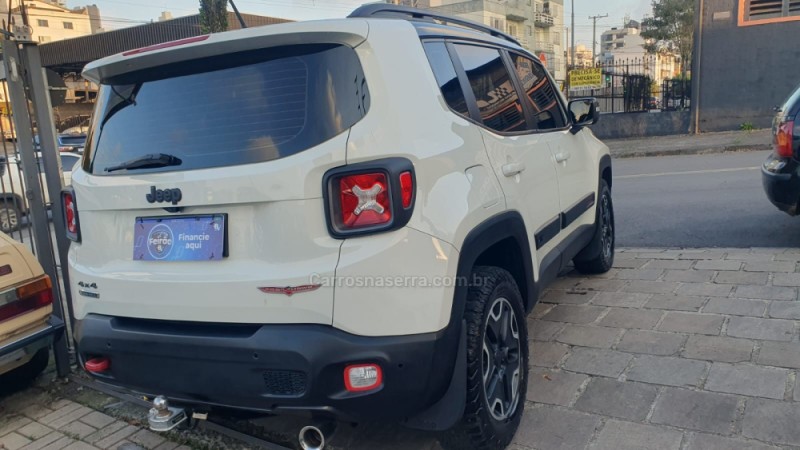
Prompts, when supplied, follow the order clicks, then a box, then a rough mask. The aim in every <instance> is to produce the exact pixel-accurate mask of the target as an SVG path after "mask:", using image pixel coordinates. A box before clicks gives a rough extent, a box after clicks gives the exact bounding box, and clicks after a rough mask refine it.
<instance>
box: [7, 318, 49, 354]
mask: <svg viewBox="0 0 800 450" xmlns="http://www.w3.org/2000/svg"><path fill="white" fill-rule="evenodd" d="M63 330H64V322H63V321H61V319H58V318H57V317H52V316H51V317H50V318H49V319H48V320H47V324H46V325H45V327H44V328H41V329H39V330H37V331H35V332H33V333H30V334H26V335H24V336H20V337H18V338H16V339H14V340H11V341H10V342H7V343H5V344H2V345H0V358H2V357H3V356H7V355H10V354H12V353H14V352H16V351H19V350H25V352H26V353H28V354H33V353H36V351H38V350H40V349H42V348H44V347H47V346H48V345H50V343H52V342H53V336H54V335H55V334H56V333H60V332H62V331H63Z"/></svg>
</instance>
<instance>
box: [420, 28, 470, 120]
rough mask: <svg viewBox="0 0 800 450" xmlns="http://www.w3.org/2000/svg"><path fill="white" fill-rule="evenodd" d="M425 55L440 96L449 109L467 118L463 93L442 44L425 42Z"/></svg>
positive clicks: (448, 55)
mask: <svg viewBox="0 0 800 450" xmlns="http://www.w3.org/2000/svg"><path fill="white" fill-rule="evenodd" d="M425 54H427V55H428V61H429V62H430V64H431V68H432V69H433V75H434V76H435V77H436V82H437V83H439V89H441V90H442V96H444V100H445V101H446V102H447V105H448V106H450V108H451V109H452V110H453V111H455V112H457V113H459V114H461V115H462V116H464V117H469V110H468V108H467V100H466V99H465V98H464V91H463V90H462V89H461V84H459V82H458V76H457V75H456V69H455V68H454V67H453V60H451V59H450V54H449V53H448V52H447V46H445V44H444V42H426V43H425Z"/></svg>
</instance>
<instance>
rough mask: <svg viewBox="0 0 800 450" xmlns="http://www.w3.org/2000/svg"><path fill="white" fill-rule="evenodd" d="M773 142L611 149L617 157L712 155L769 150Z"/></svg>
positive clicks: (612, 154) (612, 153)
mask: <svg viewBox="0 0 800 450" xmlns="http://www.w3.org/2000/svg"><path fill="white" fill-rule="evenodd" d="M771 148H772V145H771V144H763V145H728V146H724V147H713V148H670V149H662V150H631V151H628V150H614V149H611V156H613V157H614V158H616V159H622V158H643V157H649V156H679V155H710V154H714V153H734V152H750V151H760V150H769V149H771Z"/></svg>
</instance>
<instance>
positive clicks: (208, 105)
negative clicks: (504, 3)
mask: <svg viewBox="0 0 800 450" xmlns="http://www.w3.org/2000/svg"><path fill="white" fill-rule="evenodd" d="M431 14H433V13H430V12H427V11H419V10H411V9H407V8H403V7H398V6H394V5H385V4H374V5H368V6H365V7H362V8H359V9H358V10H357V11H356V12H354V13H353V14H352V15H351V17H350V18H347V19H340V20H325V21H317V22H298V23H289V24H280V25H271V26H269V27H259V28H248V29H244V30H239V31H231V32H226V33H215V34H212V35H210V36H199V37H194V38H189V39H184V40H182V41H175V42H172V43H168V44H160V45H157V46H153V47H147V48H143V49H139V50H134V51H129V52H126V53H124V54H120V55H116V56H112V57H108V58H105V59H102V60H99V61H96V62H93V63H90V64H89V65H88V66H87V67H86V69H85V71H84V74H83V75H84V77H85V78H87V79H89V80H91V81H92V82H94V83H98V84H99V85H100V86H101V87H100V91H99V95H98V105H99V107H98V110H97V111H96V113H95V114H98V115H100V116H99V117H98V120H97V121H96V123H97V128H96V129H93V130H91V132H90V136H92V138H91V139H90V141H89V142H87V146H86V150H85V153H84V158H85V160H84V163H83V164H82V165H81V167H80V168H76V170H75V171H74V172H73V174H72V188H71V189H68V190H65V191H64V193H63V194H62V195H63V200H64V204H65V210H66V212H67V217H66V222H67V224H68V234H69V237H70V238H71V239H72V240H73V241H74V242H73V243H72V245H71V248H70V251H69V273H70V281H71V283H72V286H71V288H72V291H73V292H74V293H75V294H74V297H73V299H74V310H75V316H76V319H77V325H76V339H77V345H78V354H79V357H80V360H81V362H82V364H83V365H84V367H85V368H86V370H87V371H88V372H90V373H91V374H92V375H93V376H94V377H96V378H98V379H101V380H103V382H106V383H110V384H113V385H117V386H122V387H125V388H128V389H131V390H133V391H136V392H139V393H142V394H145V395H148V396H159V398H158V399H157V401H156V402H154V410H153V411H155V413H153V414H151V417H150V419H151V427H153V428H154V429H158V430H163V429H168V428H169V427H170V426H174V424H176V423H178V422H180V421H182V420H183V419H184V418H185V417H186V416H187V411H186V410H184V409H182V408H190V409H194V410H197V411H209V410H212V413H213V410H214V409H215V408H220V407H225V408H236V409H241V410H248V411H251V412H261V413H265V414H266V413H272V414H274V413H301V414H306V415H309V416H313V417H314V418H315V421H312V422H311V423H310V424H309V426H308V427H306V428H304V430H303V431H302V432H301V436H300V441H301V442H300V443H301V446H303V447H306V448H311V447H314V446H315V445H317V444H319V443H320V440H322V441H323V443H324V439H325V437H326V434H325V432H326V431H327V430H328V429H329V427H327V426H321V425H320V424H319V422H317V421H319V420H326V419H327V420H334V419H343V420H348V421H356V422H357V421H363V420H391V421H401V422H402V423H404V424H406V425H408V426H410V427H416V428H422V429H429V430H440V431H443V430H447V431H446V432H445V433H443V434H441V435H442V444H443V446H444V447H445V448H447V449H472V448H475V449H478V448H480V449H499V448H504V447H505V446H506V445H508V444H509V443H510V442H511V439H512V437H513V435H514V432H515V430H516V429H517V426H518V424H519V423H520V418H521V416H522V414H523V412H524V409H525V408H524V406H525V405H524V402H525V392H526V389H527V386H528V380H527V378H528V365H529V360H528V358H529V354H528V346H527V339H528V333H527V329H526V325H525V324H526V322H525V316H526V314H527V313H528V312H530V311H531V309H532V308H533V307H534V305H535V304H536V302H537V299H538V294H539V292H541V291H542V289H543V288H544V287H545V286H546V285H547V283H549V282H550V281H551V280H553V279H554V278H555V277H556V276H557V274H558V273H559V271H560V270H561V269H562V268H564V267H566V266H567V265H568V264H569V263H570V261H574V263H575V266H576V267H577V269H578V270H581V271H583V272H591V273H597V272H604V271H607V270H608V269H609V268H610V267H611V265H612V262H613V258H614V228H613V225H614V222H613V208H612V203H611V181H612V179H611V158H610V156H609V152H608V148H607V147H606V146H605V145H604V144H603V143H601V142H600V141H599V140H598V139H597V138H595V136H594V135H593V134H592V132H591V131H590V130H589V129H588V128H587V126H588V125H591V124H593V123H594V122H595V121H596V120H597V118H598V111H597V106H596V102H595V101H594V100H593V99H581V100H576V101H573V102H570V103H569V104H568V103H567V102H566V101H565V100H564V98H563V97H562V96H561V95H560V93H559V91H558V89H557V87H556V85H555V83H554V81H553V79H552V77H551V76H550V75H549V74H548V73H547V71H546V70H545V68H544V67H543V66H542V64H541V63H540V62H539V60H538V59H537V58H536V57H535V56H533V55H531V54H530V53H529V52H527V51H526V50H524V49H523V48H522V47H521V46H520V45H519V44H518V43H517V42H516V41H515V40H514V38H512V37H510V36H508V35H505V34H503V33H501V32H499V31H496V30H492V29H489V28H487V27H485V26H483V25H478V24H473V23H470V22H464V21H463V20H460V19H456V18H453V17H447V16H438V15H437V16H431ZM432 19H436V20H437V21H442V22H448V23H450V24H449V25H446V24H438V23H434V21H433V20H432ZM168 405H169V406H168ZM170 407H171V408H173V409H169V408H170ZM165 417H167V418H168V422H169V423H165V422H164V420H162V419H163V418H165Z"/></svg>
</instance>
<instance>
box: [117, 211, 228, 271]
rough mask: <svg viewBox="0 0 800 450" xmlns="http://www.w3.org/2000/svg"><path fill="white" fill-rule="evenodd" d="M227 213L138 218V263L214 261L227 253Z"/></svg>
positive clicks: (135, 247)
mask: <svg viewBox="0 0 800 450" xmlns="http://www.w3.org/2000/svg"><path fill="white" fill-rule="evenodd" d="M226 219H227V217H226V214H209V215H202V216H183V217H137V218H136V223H135V224H134V227H135V228H134V230H135V231H134V233H133V259H134V260H138V261H209V260H211V261H213V260H219V259H222V258H223V257H225V256H228V255H226V254H225V250H226V246H225V244H226V237H227V233H226V229H225V228H226V225H227V224H226V222H227V220H226Z"/></svg>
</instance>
